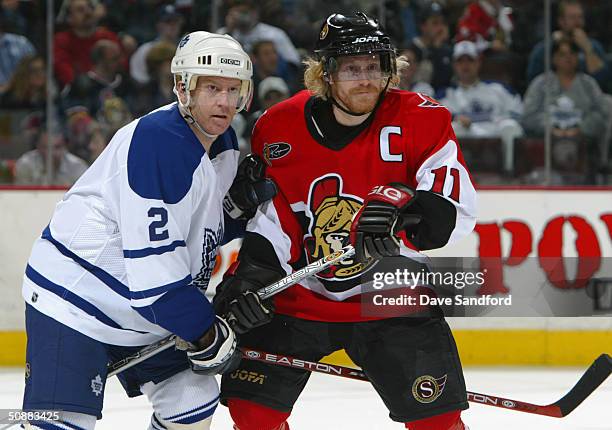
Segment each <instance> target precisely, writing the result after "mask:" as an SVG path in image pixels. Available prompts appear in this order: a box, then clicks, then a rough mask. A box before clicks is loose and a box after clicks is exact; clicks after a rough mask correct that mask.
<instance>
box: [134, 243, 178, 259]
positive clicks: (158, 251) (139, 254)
mask: <svg viewBox="0 0 612 430" xmlns="http://www.w3.org/2000/svg"><path fill="white" fill-rule="evenodd" d="M184 246H187V244H186V243H185V241H184V240H175V241H174V242H172V243H171V244H170V245H164V246H158V247H151V248H143V249H124V250H123V256H124V257H125V258H143V257H148V256H149V255H162V254H165V253H166V252H172V251H174V250H175V249H176V248H180V247H184Z"/></svg>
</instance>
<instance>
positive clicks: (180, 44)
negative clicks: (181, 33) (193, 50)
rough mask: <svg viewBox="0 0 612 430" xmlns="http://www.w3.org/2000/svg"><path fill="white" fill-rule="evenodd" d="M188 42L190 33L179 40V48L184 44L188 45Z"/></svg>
mask: <svg viewBox="0 0 612 430" xmlns="http://www.w3.org/2000/svg"><path fill="white" fill-rule="evenodd" d="M187 42H189V35H187V36H185V37H183V38H182V39H181V41H180V42H179V48H182V47H183V46H185V45H187Z"/></svg>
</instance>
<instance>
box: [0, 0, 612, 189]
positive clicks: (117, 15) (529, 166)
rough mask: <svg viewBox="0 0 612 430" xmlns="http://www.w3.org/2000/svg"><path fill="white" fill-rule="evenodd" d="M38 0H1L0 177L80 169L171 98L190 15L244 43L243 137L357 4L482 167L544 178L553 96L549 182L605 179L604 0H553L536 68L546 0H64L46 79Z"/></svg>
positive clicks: (298, 84) (39, 176) (607, 9)
mask: <svg viewBox="0 0 612 430" xmlns="http://www.w3.org/2000/svg"><path fill="white" fill-rule="evenodd" d="M46 3H47V2H45V1H43V0H1V1H0V183H14V184H17V185H35V184H46V185H71V184H72V183H74V181H76V179H77V178H78V177H79V175H80V174H81V173H82V172H83V171H84V169H86V168H87V166H88V165H89V164H91V163H92V162H93V161H94V160H95V159H96V157H97V156H98V155H99V154H100V152H101V151H102V150H103V149H104V147H105V145H106V144H107V143H108V141H109V140H110V138H111V137H112V135H113V134H114V133H115V132H116V131H117V130H118V129H119V128H120V127H122V126H123V125H125V124H127V123H128V122H130V121H131V120H132V119H134V118H137V117H139V116H141V115H143V114H145V113H147V112H149V111H150V110H152V109H154V108H156V107H158V106H162V105H164V104H167V103H171V102H173V101H174V100H175V95H174V93H173V79H172V76H171V74H170V62H171V59H172V57H173V55H174V51H175V48H176V44H177V42H178V41H179V40H180V38H181V36H182V35H183V34H185V33H187V32H189V31H194V30H207V31H213V32H218V33H226V34H230V35H232V36H233V37H234V38H236V39H237V40H238V41H239V42H240V43H241V44H242V45H243V46H244V48H245V50H246V51H247V52H248V53H249V55H251V58H252V60H253V65H254V77H253V79H254V83H255V93H254V99H253V103H252V105H251V108H250V110H249V112H247V113H246V114H244V115H237V116H236V118H235V120H234V123H233V126H234V128H235V130H236V131H237V134H238V135H239V140H240V145H241V149H242V150H243V151H244V152H245V153H246V152H248V151H249V136H250V133H251V130H252V128H253V125H254V123H255V121H256V120H257V118H258V117H259V116H260V115H261V114H262V113H263V112H264V111H265V109H267V108H268V107H270V106H272V105H274V104H276V103H278V102H280V101H282V100H284V99H286V98H288V97H290V96H291V95H292V94H295V93H296V92H298V91H300V90H302V89H303V83H302V71H303V64H302V61H303V60H304V59H305V58H307V57H308V56H311V55H313V54H312V50H313V47H314V43H315V41H316V38H317V32H318V29H319V28H320V26H321V21H322V20H323V19H324V18H325V17H327V16H328V15H329V14H330V13H333V12H344V13H351V12H353V11H355V10H364V11H366V12H368V13H370V14H372V15H374V16H379V17H380V19H381V20H382V21H383V23H384V26H385V28H386V29H387V31H388V33H389V34H390V35H391V36H392V38H393V41H394V43H395V45H396V46H397V48H398V55H402V56H404V57H405V58H406V59H407V60H408V61H409V63H410V66H409V67H408V68H406V69H405V70H402V72H401V73H402V74H401V81H400V84H399V87H400V88H401V89H404V90H409V91H414V92H418V93H421V94H424V95H426V96H430V97H434V98H436V99H437V100H439V101H440V103H442V104H443V105H445V106H446V107H447V108H448V109H449V110H450V111H451V113H452V115H453V127H454V130H455V132H456V134H457V137H458V139H459V141H460V144H461V145H462V148H463V150H464V153H465V156H466V159H467V162H468V164H469V165H470V167H471V170H472V171H473V172H474V176H475V179H476V181H477V182H480V183H483V184H486V183H489V184H500V185H501V184H509V185H517V184H538V183H542V181H543V180H544V176H543V175H544V165H545V163H544V156H545V151H544V135H545V133H546V130H547V115H546V114H545V113H546V109H547V105H546V103H547V101H548V111H549V112H550V115H548V117H549V119H550V122H549V123H548V124H549V125H550V130H551V139H552V151H551V163H552V168H553V176H552V178H551V179H552V184H554V185H589V184H612V168H611V164H610V146H611V145H612V138H611V134H612V101H611V100H612V96H611V95H610V94H612V26H610V25H609V22H610V21H611V20H612V2H609V1H604V0H601V1H599V0H580V1H579V0H553V2H552V3H553V11H552V12H553V22H552V25H553V30H554V31H553V32H552V34H551V40H552V49H551V52H550V55H551V65H552V69H551V70H550V72H548V73H545V64H544V63H545V61H544V59H545V56H546V55H545V54H546V52H545V49H546V48H545V44H544V42H543V39H544V21H543V20H544V13H543V12H544V11H543V9H542V7H543V6H542V4H541V3H542V2H533V1H529V0H437V1H432V0H380V1H379V0H339V1H334V2H330V1H325V0H220V1H218V2H212V1H210V2H200V1H195V0H131V1H129V2H125V1H118V0H63V1H61V2H56V3H57V5H56V10H54V11H53V13H54V16H55V17H56V20H55V28H54V35H53V41H52V47H53V48H52V49H53V52H52V54H53V64H52V67H50V69H52V71H53V72H52V79H50V80H48V79H47V76H48V74H47V71H48V69H47V67H48V65H47V60H46V59H47V58H48V57H47V40H48V35H47V28H46V21H45V19H46V17H45V14H46V11H45V7H46V6H45V5H46ZM215 5H218V9H217V10H213V7H215ZM213 17H218V21H219V22H217V23H214V22H213V21H212V18H213ZM547 88H548V89H549V91H546V90H547ZM49 99H50V100H51V105H52V106H53V107H54V109H52V110H51V111H49V110H48V109H47V104H48V103H47V102H48V100H49ZM48 124H50V125H51V126H50V128H47V125H48ZM50 131H51V132H50ZM49 151H50V152H51V153H52V157H51V163H50V165H51V166H52V167H53V173H54V174H53V175H52V176H51V182H50V183H49V182H48V181H47V179H48V176H47V174H46V172H47V166H48V162H47V161H46V157H47V154H48V153H49Z"/></svg>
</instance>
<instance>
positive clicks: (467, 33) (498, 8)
mask: <svg viewBox="0 0 612 430" xmlns="http://www.w3.org/2000/svg"><path fill="white" fill-rule="evenodd" d="M512 30H514V24H513V23H512V9H511V8H509V7H504V5H503V2H502V0H478V1H473V2H471V3H470V4H469V5H468V6H467V7H466V9H465V11H464V13H463V16H462V17H461V19H459V22H458V23H457V36H456V38H455V41H456V42H460V41H462V40H471V41H472V42H474V43H476V46H478V50H479V51H480V52H483V51H486V50H488V49H491V50H493V51H507V50H508V48H509V47H510V45H511V43H512Z"/></svg>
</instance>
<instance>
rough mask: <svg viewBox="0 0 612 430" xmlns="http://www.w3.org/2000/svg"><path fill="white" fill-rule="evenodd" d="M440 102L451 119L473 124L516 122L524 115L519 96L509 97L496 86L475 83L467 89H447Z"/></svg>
mask: <svg viewBox="0 0 612 430" xmlns="http://www.w3.org/2000/svg"><path fill="white" fill-rule="evenodd" d="M439 100H440V103H442V104H443V105H444V106H446V107H447V108H448V110H450V111H451V113H452V114H453V116H457V115H466V116H468V117H470V119H471V120H472V122H473V123H496V122H498V121H500V120H502V119H506V118H512V119H519V118H520V116H521V115H522V113H523V103H522V102H521V98H520V96H518V95H516V94H512V93H510V91H508V90H507V89H506V88H505V87H504V86H503V85H502V84H500V83H498V82H483V81H478V82H477V83H475V84H474V85H470V86H467V87H465V86H460V85H458V86H456V87H449V88H447V89H446V90H445V92H444V94H442V95H441V96H440V97H439Z"/></svg>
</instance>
